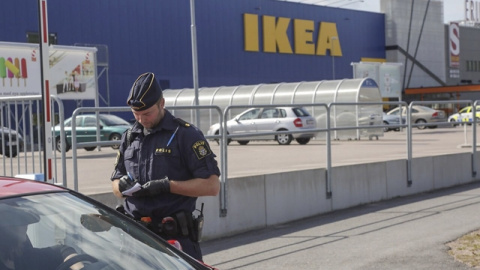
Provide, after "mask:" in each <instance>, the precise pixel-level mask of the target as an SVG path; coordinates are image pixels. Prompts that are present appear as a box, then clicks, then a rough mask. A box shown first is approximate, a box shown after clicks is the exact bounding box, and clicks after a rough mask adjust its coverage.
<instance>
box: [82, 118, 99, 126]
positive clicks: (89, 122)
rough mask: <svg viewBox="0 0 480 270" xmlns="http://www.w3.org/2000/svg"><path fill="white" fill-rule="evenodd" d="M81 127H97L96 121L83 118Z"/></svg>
mask: <svg viewBox="0 0 480 270" xmlns="http://www.w3.org/2000/svg"><path fill="white" fill-rule="evenodd" d="M83 125H84V126H85V127H96V126H97V119H96V118H95V117H85V120H84V122H83Z"/></svg>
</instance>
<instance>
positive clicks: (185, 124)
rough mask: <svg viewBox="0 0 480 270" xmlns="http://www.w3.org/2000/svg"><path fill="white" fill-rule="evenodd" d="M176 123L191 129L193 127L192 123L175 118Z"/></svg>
mask: <svg viewBox="0 0 480 270" xmlns="http://www.w3.org/2000/svg"><path fill="white" fill-rule="evenodd" d="M175 121H177V122H178V123H179V124H180V125H181V126H182V127H189V126H191V125H190V123H188V122H186V121H184V120H183V119H180V118H175Z"/></svg>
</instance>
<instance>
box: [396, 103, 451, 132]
mask: <svg viewBox="0 0 480 270" xmlns="http://www.w3.org/2000/svg"><path fill="white" fill-rule="evenodd" d="M407 110H408V107H407V106H402V116H404V117H405V118H406V117H407ZM387 114H388V115H396V116H398V115H399V114H400V107H396V108H394V109H392V110H390V111H389V112H387ZM411 121H412V123H415V124H418V126H417V128H418V129H425V128H426V127H427V126H426V125H422V124H426V123H439V122H446V121H447V118H446V117H445V112H444V111H442V110H435V109H432V108H430V107H426V106H421V105H413V106H412V115H411ZM436 127H437V126H428V128H436Z"/></svg>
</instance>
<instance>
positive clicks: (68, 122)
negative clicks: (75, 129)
mask: <svg viewBox="0 0 480 270" xmlns="http://www.w3.org/2000/svg"><path fill="white" fill-rule="evenodd" d="M77 119H78V118H77ZM77 124H78V120H77ZM71 126H72V119H68V120H67V121H65V124H64V127H71Z"/></svg>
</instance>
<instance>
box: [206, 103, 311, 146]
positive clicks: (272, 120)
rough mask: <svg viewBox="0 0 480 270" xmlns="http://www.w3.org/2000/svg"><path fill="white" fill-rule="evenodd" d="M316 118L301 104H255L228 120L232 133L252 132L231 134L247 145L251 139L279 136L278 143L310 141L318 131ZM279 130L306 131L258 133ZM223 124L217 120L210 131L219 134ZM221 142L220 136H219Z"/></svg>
mask: <svg viewBox="0 0 480 270" xmlns="http://www.w3.org/2000/svg"><path fill="white" fill-rule="evenodd" d="M315 127H316V122H315V119H314V118H313V117H312V116H311V115H310V114H309V113H308V112H307V111H306V110H305V109H304V108H301V107H277V108H270V107H268V108H252V109H248V110H246V111H244V112H242V113H240V114H239V115H237V116H235V117H234V118H233V119H231V120H229V121H227V132H228V134H247V133H248V134H251V136H247V137H235V138H229V140H228V143H230V142H231V141H232V140H234V141H238V143H239V144H241V145H245V144H247V143H248V142H250V141H251V140H275V141H277V142H278V144H281V145H288V144H290V143H291V142H292V140H293V139H295V140H296V141H297V142H298V143H299V144H307V143H308V142H309V141H310V139H311V138H312V137H313V136H314V135H315V134H314V132H313V131H312V129H315ZM276 131H304V132H303V133H292V134H286V133H285V134H277V135H255V134H254V133H265V132H276ZM219 134H220V124H219V123H216V124H213V125H212V126H211V127H210V129H209V130H208V132H207V135H209V136H213V135H219ZM215 140H216V141H217V142H218V139H215Z"/></svg>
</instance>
